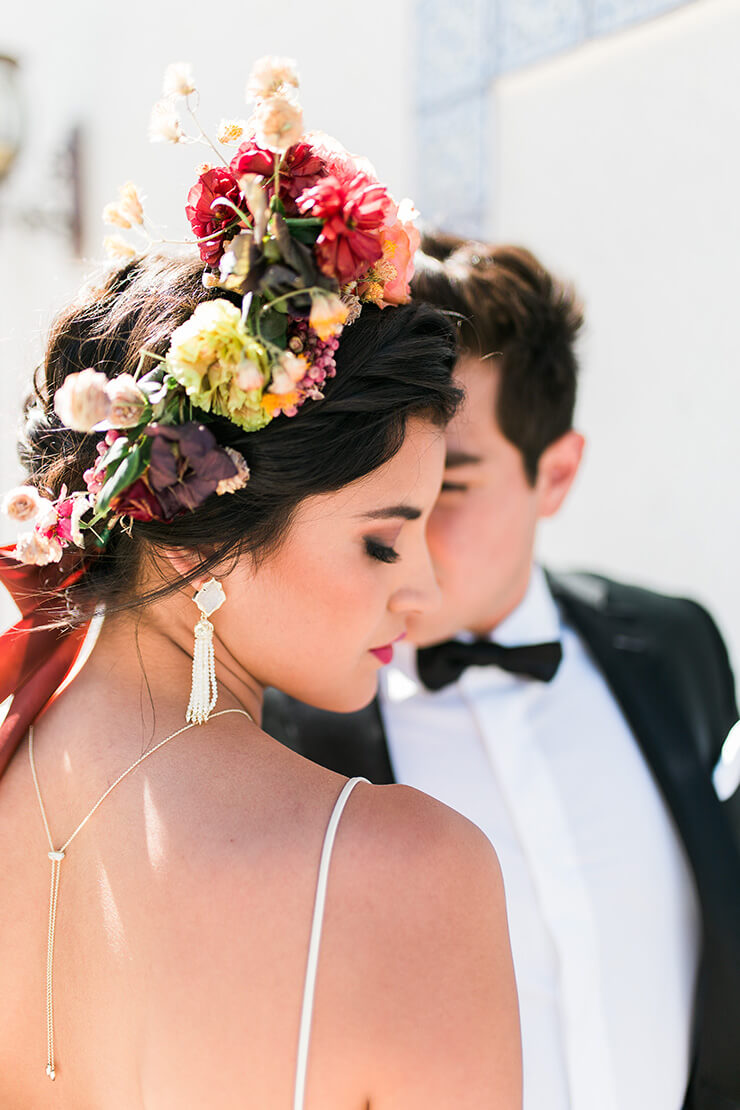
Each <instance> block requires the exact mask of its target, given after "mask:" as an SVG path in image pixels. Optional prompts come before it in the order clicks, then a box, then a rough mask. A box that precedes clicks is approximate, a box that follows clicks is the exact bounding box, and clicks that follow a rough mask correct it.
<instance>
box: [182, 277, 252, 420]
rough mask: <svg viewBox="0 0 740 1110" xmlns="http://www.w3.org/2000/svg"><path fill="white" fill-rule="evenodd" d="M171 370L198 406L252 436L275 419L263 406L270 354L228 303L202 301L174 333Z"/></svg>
mask: <svg viewBox="0 0 740 1110" xmlns="http://www.w3.org/2000/svg"><path fill="white" fill-rule="evenodd" d="M166 361H167V367H168V369H169V371H170V373H171V374H172V376H173V377H174V378H176V379H177V381H178V382H179V383H180V384H181V385H182V386H184V387H185V391H186V393H187V395H188V397H189V398H190V400H191V401H192V403H193V404H194V405H196V406H197V407H198V408H201V409H204V410H205V412H212V413H214V414H215V415H217V416H225V417H226V418H227V419H229V420H231V421H233V423H234V424H238V425H239V427H240V428H244V429H245V431H248V432H256V431H258V430H259V429H260V428H264V426H265V425H266V424H269V423H270V420H271V419H272V417H271V416H270V414H269V412H267V411H266V410H265V409H264V408H263V407H262V404H261V401H262V394H263V392H264V389H265V386H267V385H268V384H269V381H270V369H269V360H268V356H267V351H266V350H265V348H264V347H263V345H262V344H261V343H260V342H259V340H258V339H255V338H254V336H253V335H250V333H249V332H248V331H247V329H246V327H245V326H244V323H243V321H242V314H241V312H240V311H239V309H238V308H237V307H236V305H233V304H232V303H231V301H227V300H220V299H219V300H215V301H204V302H203V303H202V304H199V305H198V307H197V308H196V310H195V312H194V313H193V315H192V316H191V317H190V318H189V319H188V320H186V321H185V323H184V324H181V325H180V327H179V328H176V329H175V331H174V332H173V333H172V339H171V342H170V349H169V351H168V352H167V358H166Z"/></svg>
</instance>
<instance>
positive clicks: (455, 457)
mask: <svg viewBox="0 0 740 1110" xmlns="http://www.w3.org/2000/svg"><path fill="white" fill-rule="evenodd" d="M482 462H483V459H482V458H481V456H480V455H471V454H469V453H468V452H467V451H448V452H447V455H446V457H445V470H453V469H454V468H455V467H456V466H475V465H476V464H477V463H482Z"/></svg>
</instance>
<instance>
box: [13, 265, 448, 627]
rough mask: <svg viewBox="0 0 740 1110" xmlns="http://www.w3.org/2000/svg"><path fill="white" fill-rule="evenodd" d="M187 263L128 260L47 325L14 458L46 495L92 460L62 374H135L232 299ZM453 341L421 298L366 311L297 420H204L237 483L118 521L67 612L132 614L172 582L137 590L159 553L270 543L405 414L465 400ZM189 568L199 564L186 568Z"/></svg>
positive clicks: (79, 477)
mask: <svg viewBox="0 0 740 1110" xmlns="http://www.w3.org/2000/svg"><path fill="white" fill-rule="evenodd" d="M202 269H203V267H202V264H201V263H200V262H198V261H197V260H190V259H181V258H179V259H173V258H165V257H163V256H161V255H160V256H145V257H142V258H137V259H135V260H133V261H131V262H129V263H127V264H126V265H125V266H122V267H121V268H119V269H117V270H116V271H115V272H113V273H112V274H111V275H110V276H109V277H108V278H107V280H106V281H105V283H104V284H103V285H102V286H101V287H100V288H97V289H93V290H91V289H87V290H86V291H85V292H84V294H83V295H82V297H81V298H80V299H79V300H78V301H77V302H75V303H74V304H73V305H72V306H71V307H70V308H69V309H67V310H66V311H65V312H63V313H62V314H61V315H60V316H59V317H58V318H57V320H56V321H55V323H54V326H53V329H52V333H51V336H50V340H49V344H48V348H47V351H46V356H45V359H44V362H43V364H42V365H41V366H40V367H39V369H38V371H37V374H36V380H35V382H34V390H33V392H32V393H31V395H30V396H29V398H28V400H27V401H26V404H25V418H26V419H25V427H24V430H23V434H22V437H21V442H20V456H21V461H22V462H23V464H24V466H25V467H26V469H27V470H28V473H29V480H30V482H31V483H32V484H33V485H35V486H38V487H40V488H45V489H46V490H48V491H49V492H50V493H51V494H52V495H53V496H54V497H57V496H58V495H59V492H60V490H61V488H62V486H63V485H66V486H67V489H68V490H69V491H72V490H77V489H84V488H85V485H84V479H83V473H84V471H85V470H87V469H88V468H89V467H91V466H92V465H93V464H94V462H95V459H96V457H97V456H96V450H95V449H96V444H97V442H98V437H96V436H94V435H90V436H85V435H80V434H78V433H76V432H73V431H70V430H69V429H67V428H65V427H63V426H62V424H61V423H60V421H59V419H58V418H57V416H56V414H55V412H54V395H55V393H56V391H57V390H58V389H59V388H60V386H61V385H62V383H63V382H64V380H65V378H66V377H67V376H68V375H69V374H73V373H76V372H78V371H80V370H83V369H85V368H86V367H89V366H93V367H95V368H96V369H97V370H99V371H102V372H103V373H105V374H106V375H107V376H108V377H109V378H114V377H116V376H117V375H119V374H122V373H132V372H133V371H134V370H135V368H136V366H137V363H138V361H139V353H140V351H141V350H142V349H145V350H147V351H151V352H154V353H156V354H159V355H164V354H166V352H167V349H168V347H169V342H170V336H171V335H172V332H173V331H174V330H175V328H176V327H178V326H179V325H180V324H182V323H184V321H185V320H187V319H188V317H189V316H190V315H191V314H192V313H193V311H194V310H195V308H196V306H197V305H198V304H199V303H200V302H201V301H204V300H209V299H213V298H215V297H227V298H229V299H232V300H233V301H234V303H237V304H238V303H240V302H239V298H238V297H236V296H231V295H230V294H228V293H225V292H224V291H223V290H206V289H204V288H203V285H202V282H201V274H202ZM455 355H456V350H455V339H454V334H453V331H452V328H451V326H450V325H449V323H448V322H447V320H446V319H445V317H444V316H443V315H442V314H441V313H440V312H438V311H436V310H435V309H432V308H430V307H427V306H423V305H403V306H401V307H393V308H385V309H382V310H380V309H377V308H375V307H374V306H365V307H364V308H363V310H362V313H361V315H360V317H359V318H358V319H357V320H356V321H355V323H354V324H352V325H351V326H350V327H347V328H345V330H344V332H343V334H342V338H341V342H340V344H339V349H338V351H337V352H336V367H337V373H336V377H335V378H333V379H331V380H330V381H328V382H327V383H326V386H325V389H324V392H325V397H324V400H322V401H316V402H313V401H308V402H306V403H305V404H304V405H303V406H302V408H301V409H300V410H299V412H298V413H297V415H296V416H293V417H286V416H278V417H277V418H276V419H274V420H273V421H272V422H271V423H270V424H269V425H268V426H267V427H266V428H263V429H262V430H260V431H258V432H244V431H243V430H242V429H240V428H238V427H237V426H236V425H235V424H232V423H231V422H230V421H229V420H226V419H224V418H220V417H216V418H213V419H212V420H211V418H208V419H209V427H210V428H211V430H212V431H213V433H214V435H215V437H216V439H217V441H218V442H219V444H220V445H221V446H223V447H234V448H236V450H238V451H240V452H241V453H242V454H243V455H244V457H245V458H246V460H247V463H248V464H249V467H250V471H251V477H250V479H249V481H248V483H247V485H246V486H245V487H244V488H243V489H241V490H238V491H237V492H236V493H233V494H228V495H226V496H221V497H219V496H216V495H212V496H211V497H209V498H208V500H206V501H205V502H204V503H203V504H202V505H201V506H200V507H199V508H198V509H196V510H195V511H190V512H186V513H183V514H182V515H181V516H179V517H176V518H175V519H174V520H171V521H169V522H167V523H160V522H156V521H152V522H147V523H136V522H134V523H133V526H132V527H131V529H130V530H129V531H124V530H123V529H122V528H120V527H118V528H116V529H114V532H113V534H112V535H111V537H110V539H109V541H108V544H107V546H106V548H105V549H104V551H103V552H102V553H100V554H99V555H96V557H95V558H93V559H91V560H90V563H89V569H88V570H87V572H86V574H85V575H84V576H83V577H82V579H81V580H80V582H79V583H78V584H77V585H75V586H73V587H71V590H70V591H69V592H68V597H67V603H68V607H69V611H70V614H71V616H72V618H73V619H74V618H75V617H79V618H83V619H84V618H85V617H86V616H88V615H89V612H90V608H91V606H92V605H95V604H97V603H98V602H104V603H105V604H106V606H107V607H108V608H109V609H110V608H114V609H124V608H135V607H138V606H140V605H143V604H145V603H146V602H148V601H151V600H154V599H155V598H157V597H163V596H165V595H166V594H168V593H170V592H171V591H173V590H174V589H176V588H177V587H178V586H179V584H180V583H179V582H178V583H177V585H173V584H172V583H165V584H163V585H162V587H161V588H159V589H156V590H152V591H149V592H148V593H146V594H144V595H140V596H136V591H135V584H136V581H137V577H138V573H139V569H140V566H141V560H142V556H145V555H146V553H147V552H148V551H152V550H156V549H157V548H158V547H159V548H184V549H189V550H192V551H194V552H196V553H197V555H198V556H199V559H200V560H201V561H200V564H199V567H198V571H201V572H202V571H203V570H211V569H215V568H216V567H217V566H219V565H220V564H222V563H223V562H224V560H226V559H227V558H229V557H230V556H231V557H236V556H238V555H240V554H242V553H249V554H251V555H252V557H254V558H255V559H256V560H259V559H260V558H261V557H263V556H264V555H266V554H268V553H269V552H270V551H273V550H275V548H276V547H277V546H278V545H279V544H280V542H281V541H282V539H283V538H284V536H285V534H286V532H287V530H288V527H289V525H290V522H291V519H292V516H293V513H294V511H295V509H296V508H297V506H298V505H299V504H300V502H301V501H303V500H304V499H305V498H307V497H310V496H312V495H315V494H321V493H328V492H331V491H333V490H338V489H340V488H342V487H343V486H345V485H348V484H349V483H350V482H354V481H356V480H357V479H359V478H362V477H364V476H365V475H366V474H369V473H371V472H372V471H373V470H375V469H377V468H378V467H379V466H382V465H383V463H385V462H387V461H388V460H389V459H391V458H392V457H393V456H394V455H395V454H396V452H397V451H398V450H399V448H400V447H401V445H402V443H403V439H404V435H405V430H406V422H407V421H408V420H409V418H411V417H415V416H420V417H423V418H426V419H429V420H430V421H432V422H433V423H435V424H437V425H438V426H440V427H443V426H444V425H445V424H446V423H447V422H448V421H449V419H450V418H451V417H452V415H453V414H454V412H455V409H456V408H457V405H458V404H459V402H460V399H461V394H460V392H459V390H458V389H457V388H456V387H455V386H454V385H453V384H452V370H453V366H454V362H455ZM195 573H197V572H196V571H194V572H193V574H195Z"/></svg>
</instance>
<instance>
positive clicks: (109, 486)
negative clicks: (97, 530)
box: [95, 440, 151, 520]
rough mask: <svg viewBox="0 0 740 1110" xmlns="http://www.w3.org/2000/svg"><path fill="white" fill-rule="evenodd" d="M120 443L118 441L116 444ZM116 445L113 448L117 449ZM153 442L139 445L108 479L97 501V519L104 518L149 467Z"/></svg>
mask: <svg viewBox="0 0 740 1110" xmlns="http://www.w3.org/2000/svg"><path fill="white" fill-rule="evenodd" d="M118 442H119V441H118V440H116V443H118ZM126 442H127V443H128V441H126ZM115 445H116V444H115V443H114V444H113V446H114V447H115ZM150 449H151V442H150V441H149V440H147V442H146V443H137V444H136V446H135V447H133V448H132V449H131V450H130V451H129V453H128V454H127V455H126V456H125V457H124V458H123V459H122V460H121V462H120V463H119V465H118V466H117V467H116V469H115V471H114V472H113V474H112V475H111V476H110V477H109V478H108V480H107V481H106V483H105V485H104V486H103V488H102V490H101V491H100V493H99V494H98V497H97V498H96V501H95V519H96V520H98V519H100V518H101V517H102V516H104V515H105V514H106V513H107V511H108V509H109V508H110V503H111V501H113V499H114V498H115V497H117V496H118V495H119V494H120V493H122V492H123V491H124V490H125V489H127V487H128V486H130V485H133V483H134V482H135V481H136V479H137V478H139V477H140V476H141V475H142V474H143V473H144V471H145V470H146V468H147V466H148V465H149V451H150Z"/></svg>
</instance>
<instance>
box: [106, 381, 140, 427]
mask: <svg viewBox="0 0 740 1110" xmlns="http://www.w3.org/2000/svg"><path fill="white" fill-rule="evenodd" d="M105 392H106V394H107V396H108V400H109V402H110V408H109V410H108V423H109V424H111V425H112V426H113V427H114V428H135V427H136V425H137V424H141V421H142V417H143V415H144V411H145V409H146V407H147V399H146V397H145V395H144V394H143V393H142V391H141V390H140V389H139V387H138V385H137V384H136V382H135V380H134V378H133V377H132V376H131V374H119V376H118V377H117V378H113V379H112V381H109V382H108V384H107V385H106V387H105Z"/></svg>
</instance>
